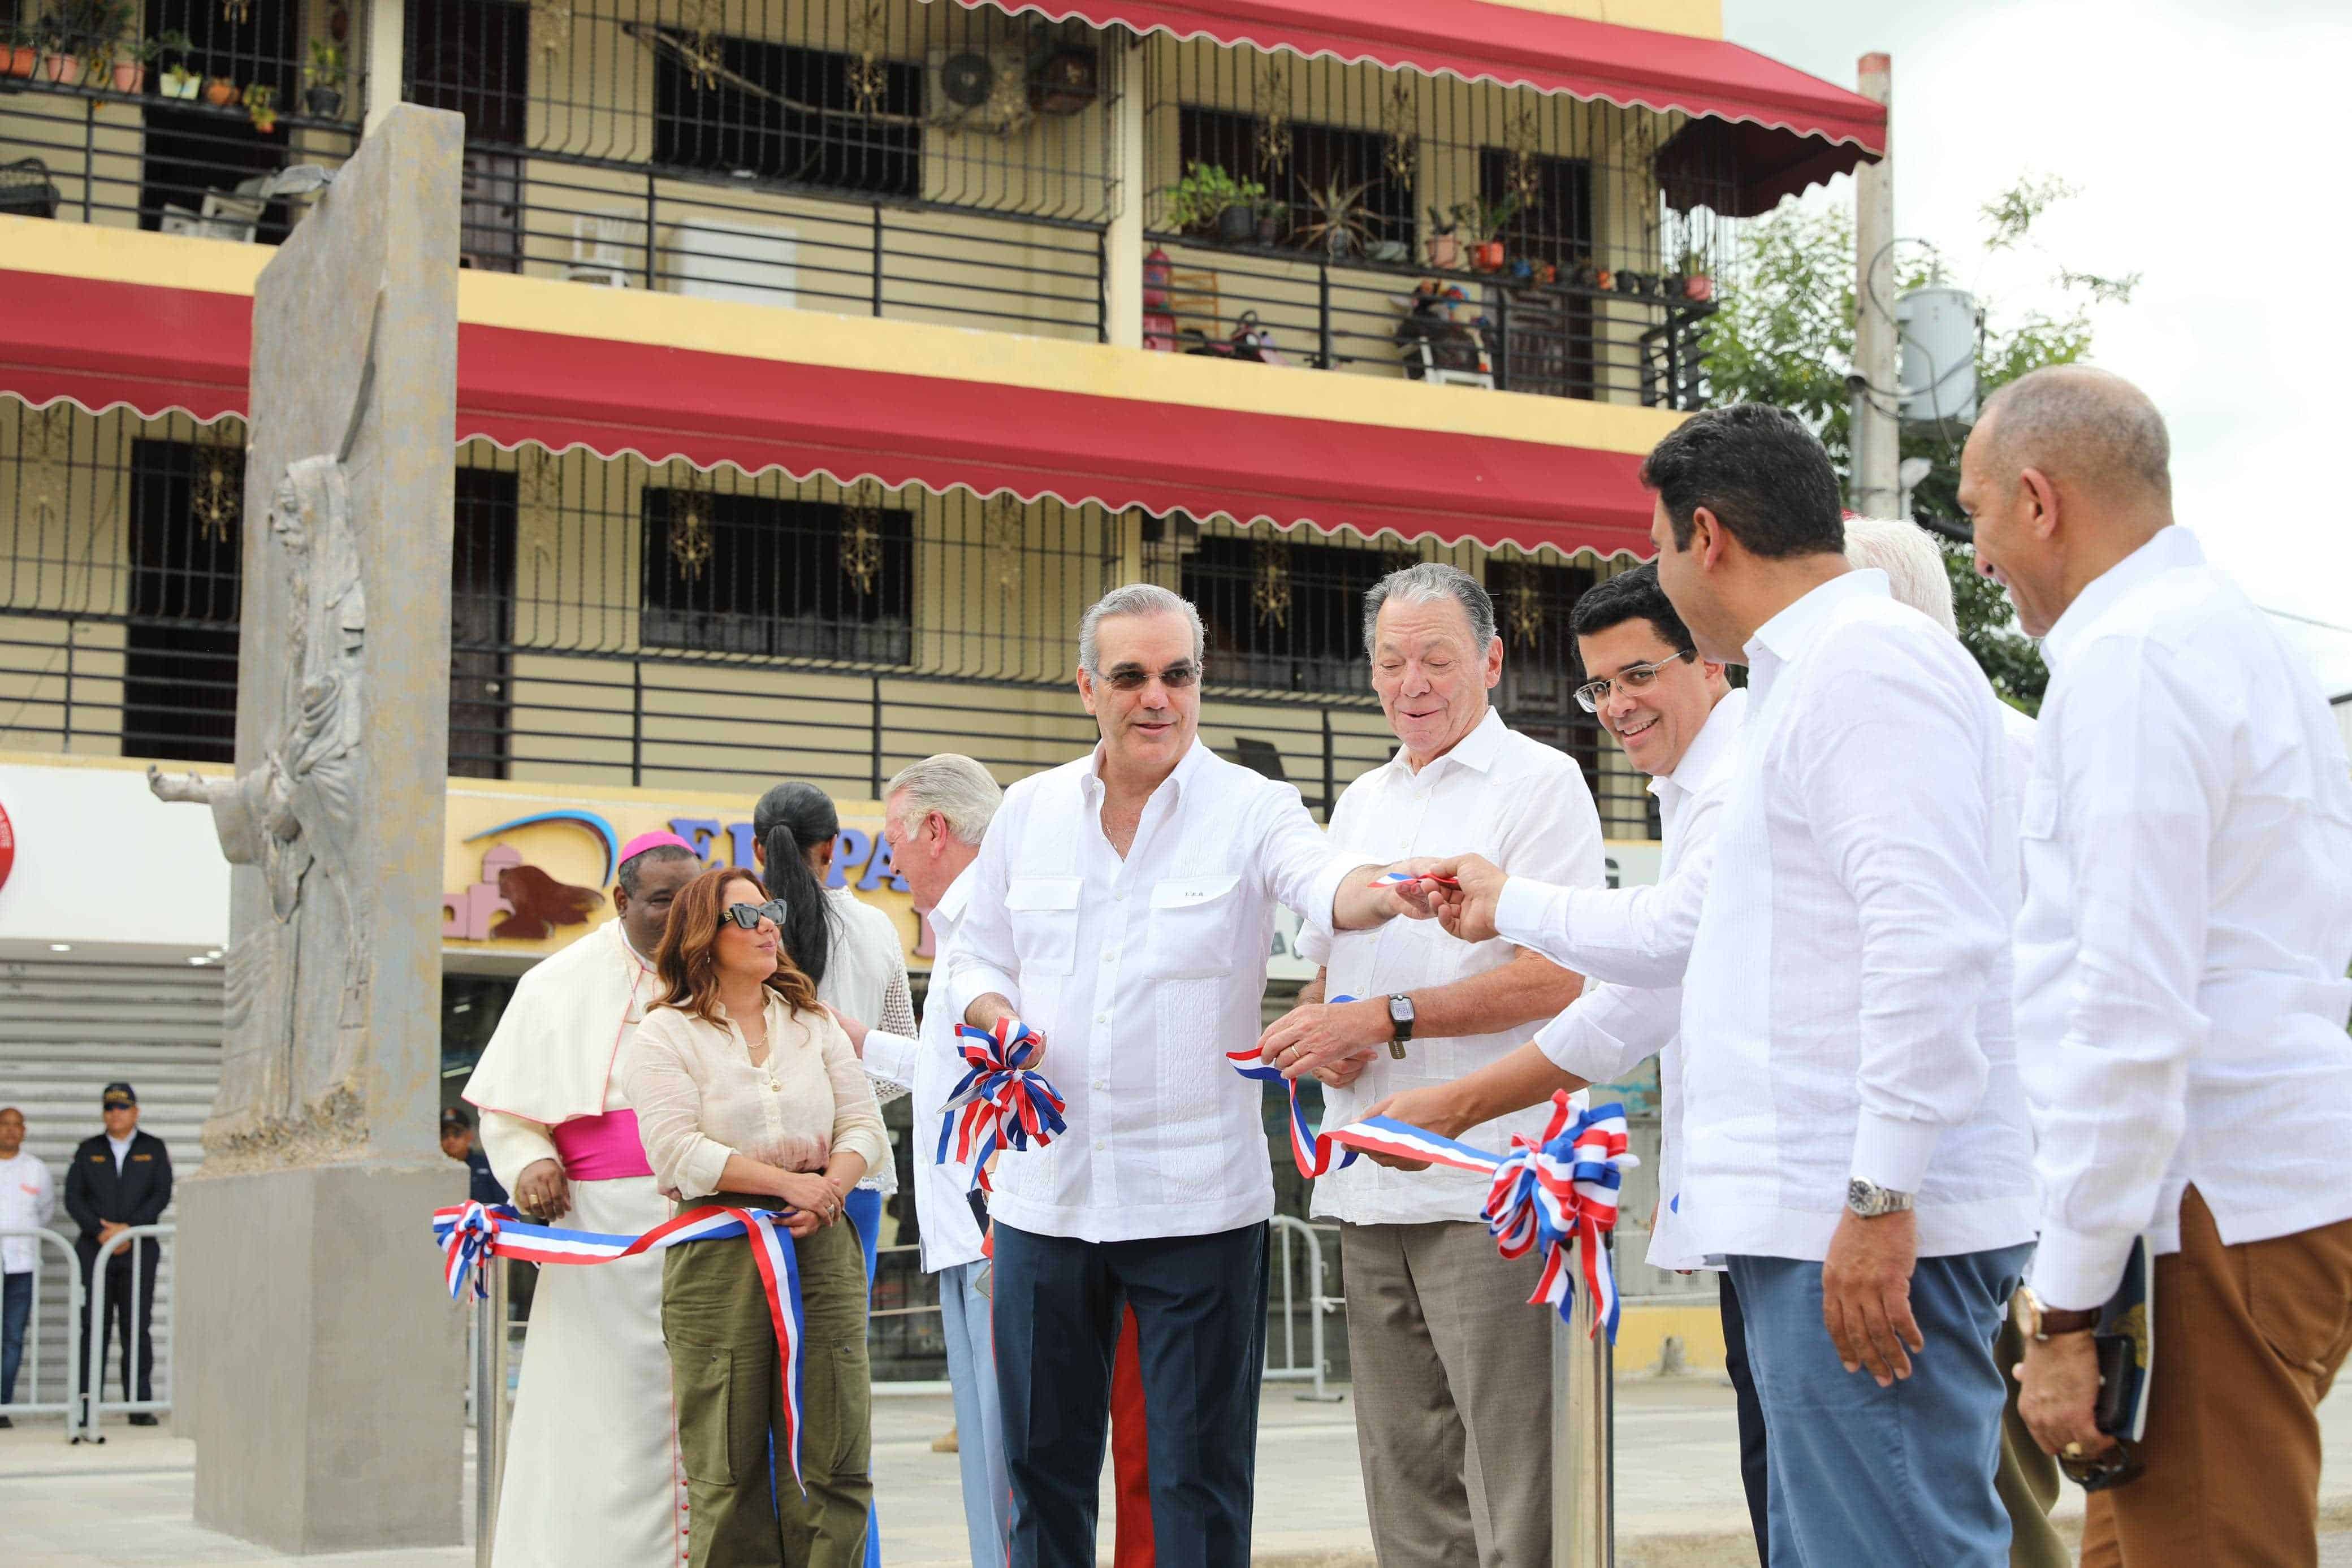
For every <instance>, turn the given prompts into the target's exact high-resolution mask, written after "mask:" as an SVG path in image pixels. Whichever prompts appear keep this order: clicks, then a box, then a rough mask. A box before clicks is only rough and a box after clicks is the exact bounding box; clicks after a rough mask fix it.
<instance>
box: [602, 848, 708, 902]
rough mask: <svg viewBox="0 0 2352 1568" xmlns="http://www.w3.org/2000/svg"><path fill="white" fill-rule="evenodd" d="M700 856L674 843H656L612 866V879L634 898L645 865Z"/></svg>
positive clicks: (694, 858)
mask: <svg viewBox="0 0 2352 1568" xmlns="http://www.w3.org/2000/svg"><path fill="white" fill-rule="evenodd" d="M701 858H702V857H701V856H700V855H698V854H696V853H695V852H693V851H692V850H682V849H680V848H678V847H677V845H676V844H656V845H655V846H654V847H653V848H651V849H649V850H639V851H638V852H636V853H635V854H633V855H631V856H630V857H629V858H628V859H627V860H625V861H623V862H621V863H620V865H619V866H617V867H616V868H614V873H613V880H614V881H615V882H617V883H620V884H621V891H622V892H623V893H625V894H628V895H629V896H630V897H631V898H635V897H636V896H637V883H638V882H639V881H640V880H642V879H643V877H644V875H645V870H646V867H647V866H649V865H654V864H656V863H657V862H662V861H698V860H700V859H701Z"/></svg>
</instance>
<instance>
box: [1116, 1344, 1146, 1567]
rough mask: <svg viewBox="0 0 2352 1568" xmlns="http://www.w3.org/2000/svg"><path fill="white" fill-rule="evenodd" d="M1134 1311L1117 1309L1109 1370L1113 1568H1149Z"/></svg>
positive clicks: (1140, 1364) (1140, 1374) (1140, 1360)
mask: <svg viewBox="0 0 2352 1568" xmlns="http://www.w3.org/2000/svg"><path fill="white" fill-rule="evenodd" d="M1136 1339H1137V1329H1136V1326H1135V1309H1134V1308H1133V1307H1128V1308H1125V1309H1123V1315H1122V1317H1121V1318H1120V1321H1119V1325H1118V1353H1117V1354H1115V1355H1113V1356H1112V1358H1111V1368H1110V1462H1111V1477H1112V1483H1113V1485H1114V1486H1115V1487H1116V1488H1117V1489H1118V1545H1117V1546H1116V1547H1115V1548H1114V1549H1113V1552H1112V1562H1113V1564H1114V1568H1151V1447H1150V1442H1149V1440H1148V1439H1147V1438H1146V1437H1145V1435H1144V1429H1143V1355H1142V1353H1141V1351H1140V1350H1139V1348H1138V1347H1137V1344H1136Z"/></svg>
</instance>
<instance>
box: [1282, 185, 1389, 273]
mask: <svg viewBox="0 0 2352 1568" xmlns="http://www.w3.org/2000/svg"><path fill="white" fill-rule="evenodd" d="M1370 188H1371V187H1370V186H1369V185H1344V184H1341V183H1339V181H1337V180H1333V181H1331V182H1329V183H1328V184H1326V185H1324V186H1323V188H1322V189H1320V190H1318V191H1309V192H1308V193H1307V210H1308V212H1309V213H1310V214H1311V215H1310V216H1309V217H1308V219H1307V222H1305V223H1303V224H1301V225H1298V228H1297V231H1296V232H1295V233H1293V234H1292V235H1291V242H1292V243H1293V244H1294V245H1296V246H1298V248H1299V249H1301V250H1320V251H1321V252H1323V254H1324V255H1326V256H1329V257H1330V258H1331V259H1332V260H1333V261H1344V260H1346V259H1347V258H1348V257H1349V256H1361V255H1363V254H1364V253H1366V252H1367V251H1369V250H1370V249H1371V248H1372V238H1373V236H1372V222H1371V214H1370V213H1368V212H1366V211H1365V210H1364V193H1365V192H1366V191H1368V190H1370Z"/></svg>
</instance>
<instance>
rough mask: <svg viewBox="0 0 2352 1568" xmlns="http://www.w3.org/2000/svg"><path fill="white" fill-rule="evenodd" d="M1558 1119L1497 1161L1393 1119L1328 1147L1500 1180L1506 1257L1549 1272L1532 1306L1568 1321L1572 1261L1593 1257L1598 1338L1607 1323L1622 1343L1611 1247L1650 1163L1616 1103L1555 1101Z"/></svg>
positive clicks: (1590, 1274)
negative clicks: (1631, 1175)
mask: <svg viewBox="0 0 2352 1568" xmlns="http://www.w3.org/2000/svg"><path fill="white" fill-rule="evenodd" d="M1551 1106H1552V1110H1551V1121H1550V1123H1549V1125H1547V1126H1546V1127H1545V1129H1544V1134H1543V1137H1542V1138H1541V1139H1540V1140H1539V1141H1538V1140H1532V1139H1529V1138H1527V1137H1524V1136H1519V1135H1514V1136H1513V1137H1512V1139H1511V1151H1510V1153H1508V1154H1507V1155H1492V1154H1488V1153H1487V1152H1486V1150H1484V1149H1474V1148H1472V1147H1471V1146H1470V1145H1467V1144H1462V1143H1456V1142H1455V1141H1454V1139H1452V1138H1448V1137H1443V1136H1441V1135H1439V1134H1435V1133H1433V1132H1430V1131H1429V1130H1428V1129H1427V1128H1425V1127H1416V1126H1413V1125H1412V1124H1411V1123H1408V1122H1399V1121H1396V1120H1394V1119H1393V1118H1391V1117H1388V1116H1372V1117H1368V1118H1366V1119H1365V1120H1363V1121H1361V1122H1355V1123H1351V1124H1349V1125H1347V1126H1345V1127H1342V1128H1340V1129H1339V1130H1338V1131H1337V1132H1333V1133H1327V1134H1324V1138H1325V1139H1326V1140H1327V1141H1329V1142H1333V1143H1339V1144H1344V1145H1347V1146H1349V1148H1351V1149H1362V1150H1366V1151H1369V1152H1371V1153H1376V1154H1385V1155H1401V1156H1402V1157H1403V1158H1406V1159H1412V1160H1425V1161H1427V1162H1428V1163H1430V1164H1432V1165H1441V1166H1452V1167H1454V1169H1456V1170H1465V1171H1476V1172H1478V1173H1480V1174H1481V1175H1483V1176H1489V1177H1491V1178H1492V1185H1490V1186H1488V1187H1487V1189H1486V1207H1485V1208H1484V1209H1483V1210H1482V1213H1483V1214H1484V1216H1485V1218H1486V1228H1487V1229H1488V1230H1490V1231H1492V1232H1494V1235H1495V1239H1496V1244H1497V1245H1498V1246H1499V1247H1500V1248H1501V1249H1502V1253H1503V1256H1504V1257H1506V1258H1521V1257H1525V1256H1526V1255H1527V1254H1528V1252H1529V1251H1531V1250H1538V1249H1540V1251H1541V1253H1542V1256H1543V1273H1542V1275H1541V1277H1540V1278H1539V1279H1538V1281H1537V1284H1536V1293H1535V1294H1534V1295H1532V1296H1530V1297H1528V1301H1529V1302H1530V1304H1532V1303H1535V1302H1538V1301H1541V1302H1549V1303H1550V1304H1551V1305H1552V1306H1554V1307H1557V1308H1558V1309H1559V1315H1560V1317H1561V1318H1562V1319H1563V1320H1568V1319H1569V1317H1570V1307H1571V1306H1572V1305H1573V1304H1574V1302H1575V1300H1576V1287H1575V1279H1574V1274H1573V1272H1572V1269H1573V1265H1572V1263H1571V1261H1570V1253H1571V1252H1574V1253H1578V1254H1580V1255H1581V1256H1582V1259H1583V1264H1584V1268H1583V1272H1584V1284H1585V1289H1587V1290H1588V1291H1591V1292H1592V1320H1593V1332H1595V1333H1598V1332H1599V1331H1600V1330H1601V1328H1602V1327H1603V1326H1604V1325H1605V1326H1606V1327H1607V1328H1608V1330H1609V1343H1612V1344H1614V1343H1617V1311H1618V1301H1617V1278H1616V1274H1615V1273H1614V1271H1613V1270H1612V1269H1611V1267H1610V1264H1609V1249H1608V1247H1607V1245H1606V1241H1607V1238H1608V1235H1609V1233H1610V1232H1611V1231H1612V1230H1613V1229H1615V1228H1616V1225H1617V1195H1618V1190H1619V1188H1620V1187H1621V1186H1622V1185H1623V1182H1624V1172H1625V1171H1626V1170H1627V1169H1629V1168H1631V1167H1632V1166H1636V1165H1638V1164H1640V1163H1641V1162H1640V1161H1639V1160H1637V1159H1636V1158H1635V1157H1634V1156H1633V1155H1632V1154H1630V1153H1628V1152H1627V1150H1626V1146H1625V1107H1624V1106H1622V1105H1621V1104H1615V1103H1612V1104H1607V1105H1601V1106H1598V1107H1595V1108H1594V1109H1592V1110H1589V1111H1580V1110H1578V1109H1577V1108H1576V1106H1575V1104H1574V1103H1573V1102H1572V1101H1571V1100H1570V1098H1569V1096H1568V1094H1567V1092H1565V1091H1562V1092H1559V1093H1557V1094H1554V1095H1553V1096H1552V1097H1551Z"/></svg>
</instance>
